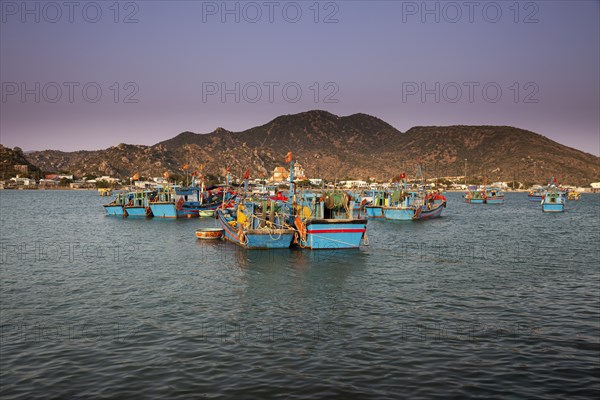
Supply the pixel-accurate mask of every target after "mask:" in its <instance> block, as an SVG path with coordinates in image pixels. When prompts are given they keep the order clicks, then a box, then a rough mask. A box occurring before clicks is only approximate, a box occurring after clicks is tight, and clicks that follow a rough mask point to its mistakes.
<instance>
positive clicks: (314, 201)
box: [282, 152, 368, 250]
mask: <svg viewBox="0 0 600 400" xmlns="http://www.w3.org/2000/svg"><path fill="white" fill-rule="evenodd" d="M285 161H286V163H289V164H290V175H289V184H290V190H289V193H288V200H287V202H282V206H283V207H282V210H283V212H284V214H286V215H287V221H288V224H289V225H293V226H294V227H295V228H296V232H297V240H296V243H297V245H298V246H299V247H301V248H308V249H311V250H317V249H351V248H358V247H360V245H361V243H362V242H363V239H365V240H366V231H367V222H368V221H367V219H366V218H360V217H356V218H355V217H354V216H353V213H352V211H353V209H354V200H353V199H352V198H351V197H350V196H349V195H348V194H347V193H345V192H344V191H341V190H331V191H327V192H324V193H316V192H313V191H303V192H298V193H296V191H295V187H294V163H295V161H294V159H293V156H292V152H289V153H288V155H287V157H286V160H285Z"/></svg>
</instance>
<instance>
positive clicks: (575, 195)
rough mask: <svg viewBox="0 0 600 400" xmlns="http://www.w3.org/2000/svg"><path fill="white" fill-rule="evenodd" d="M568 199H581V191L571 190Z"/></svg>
mask: <svg viewBox="0 0 600 400" xmlns="http://www.w3.org/2000/svg"><path fill="white" fill-rule="evenodd" d="M567 199H568V200H574V201H578V200H580V199H581V193H579V192H572V191H569V194H568V196H567Z"/></svg>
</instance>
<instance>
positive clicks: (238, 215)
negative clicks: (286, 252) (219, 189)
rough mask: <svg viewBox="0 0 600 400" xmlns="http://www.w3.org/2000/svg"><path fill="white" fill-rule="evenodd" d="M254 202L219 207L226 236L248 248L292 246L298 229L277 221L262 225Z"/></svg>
mask: <svg viewBox="0 0 600 400" xmlns="http://www.w3.org/2000/svg"><path fill="white" fill-rule="evenodd" d="M255 206H256V204H254V203H247V202H244V203H241V204H238V205H237V207H235V208H233V209H231V208H219V209H217V216H218V219H219V222H220V223H221V227H222V228H223V230H224V233H225V236H224V238H225V239H226V240H228V241H230V242H232V243H235V244H237V245H239V246H241V247H244V248H246V249H285V248H288V247H290V245H291V244H292V240H293V239H294V235H295V234H296V231H295V230H294V229H292V228H290V227H286V226H285V225H284V224H282V223H278V222H277V221H275V222H273V223H272V224H269V225H268V226H267V225H265V226H262V225H261V223H260V219H258V218H256V217H255V215H254V214H253V213H254V207H255Z"/></svg>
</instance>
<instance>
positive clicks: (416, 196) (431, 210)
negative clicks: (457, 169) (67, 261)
mask: <svg viewBox="0 0 600 400" xmlns="http://www.w3.org/2000/svg"><path fill="white" fill-rule="evenodd" d="M400 179H401V180H402V188H400V186H399V184H398V186H397V189H396V190H395V191H393V192H392V193H391V194H390V196H389V199H387V202H388V205H387V206H384V207H382V210H383V215H384V217H385V218H386V219H389V220H394V221H416V220H426V219H431V218H436V217H439V216H440V215H441V214H442V210H443V209H444V208H445V207H446V198H445V197H444V196H443V195H442V194H441V192H435V191H433V190H431V187H430V186H427V185H426V184H425V183H426V180H425V177H424V176H423V171H422V169H421V165H420V164H418V165H417V171H416V175H415V181H416V182H419V181H420V183H418V184H417V187H416V189H409V188H408V185H407V181H406V174H405V173H402V174H401V175H400Z"/></svg>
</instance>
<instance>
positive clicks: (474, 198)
mask: <svg viewBox="0 0 600 400" xmlns="http://www.w3.org/2000/svg"><path fill="white" fill-rule="evenodd" d="M464 199H465V203H468V204H484V203H485V191H482V190H478V189H469V190H468V191H467V193H466V194H465V196H464Z"/></svg>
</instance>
